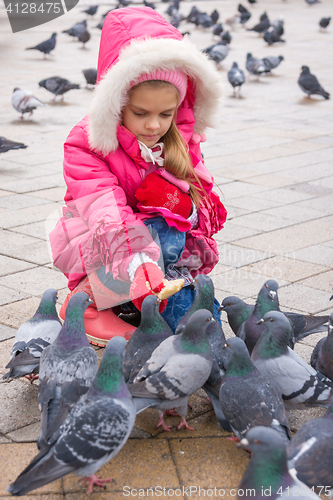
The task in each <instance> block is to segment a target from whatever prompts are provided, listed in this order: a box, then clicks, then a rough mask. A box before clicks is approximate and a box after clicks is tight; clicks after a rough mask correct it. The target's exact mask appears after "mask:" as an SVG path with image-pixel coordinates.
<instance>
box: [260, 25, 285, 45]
mask: <svg viewBox="0 0 333 500" xmlns="http://www.w3.org/2000/svg"><path fill="white" fill-rule="evenodd" d="M283 33H284V29H283V21H280V24H279V25H278V26H270V27H269V28H268V29H267V30H266V31H265V32H264V40H265V42H267V43H268V45H273V44H274V43H278V42H282V43H285V40H283V39H282V38H281V36H282V35H283Z"/></svg>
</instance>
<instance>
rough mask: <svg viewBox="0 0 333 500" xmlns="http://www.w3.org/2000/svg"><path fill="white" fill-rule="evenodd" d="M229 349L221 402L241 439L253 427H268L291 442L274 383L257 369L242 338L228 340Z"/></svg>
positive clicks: (281, 401)
mask: <svg viewBox="0 0 333 500" xmlns="http://www.w3.org/2000/svg"><path fill="white" fill-rule="evenodd" d="M225 350H226V351H227V354H226V360H227V361H226V372H225V374H224V375H223V377H222V382H221V388H220V393H219V400H220V405H221V408H222V411H223V413H224V415H225V417H226V419H227V420H228V421H229V424H230V426H231V428H232V430H233V432H234V433H235V435H236V436H237V438H239V439H241V438H242V437H244V436H245V434H246V432H247V431H248V430H249V429H250V428H252V427H255V426H257V425H264V426H267V427H271V428H272V429H275V430H276V431H277V432H278V433H279V434H280V435H281V436H282V438H283V440H284V441H285V442H288V441H289V439H290V438H291V432H290V428H289V423H288V419H287V416H286V412H285V407H284V404H283V400H282V396H281V392H280V390H279V389H278V387H277V386H276V384H275V382H274V380H273V379H270V378H269V377H267V376H265V375H262V374H261V373H260V371H259V370H258V369H257V368H256V367H255V366H254V364H253V363H252V361H251V358H250V355H249V352H248V350H247V348H246V345H245V344H244V342H243V341H242V340H241V339H239V338H237V337H234V338H230V339H228V341H227V343H226V345H225Z"/></svg>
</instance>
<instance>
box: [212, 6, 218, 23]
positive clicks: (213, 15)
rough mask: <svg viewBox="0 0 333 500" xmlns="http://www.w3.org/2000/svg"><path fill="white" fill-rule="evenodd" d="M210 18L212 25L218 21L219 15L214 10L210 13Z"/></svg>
mask: <svg viewBox="0 0 333 500" xmlns="http://www.w3.org/2000/svg"><path fill="white" fill-rule="evenodd" d="M210 17H211V19H212V21H213V23H214V24H216V23H217V21H218V20H219V17H220V14H219V12H218V11H217V10H216V9H214V10H213V12H212V13H211V15H210Z"/></svg>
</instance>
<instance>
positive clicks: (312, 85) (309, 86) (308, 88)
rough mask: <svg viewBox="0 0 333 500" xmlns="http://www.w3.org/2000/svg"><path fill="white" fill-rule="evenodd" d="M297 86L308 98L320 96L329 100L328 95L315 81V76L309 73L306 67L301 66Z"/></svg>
mask: <svg viewBox="0 0 333 500" xmlns="http://www.w3.org/2000/svg"><path fill="white" fill-rule="evenodd" d="M297 83H298V85H299V86H300V87H301V89H302V90H303V92H305V93H306V94H307V95H308V97H310V96H312V95H321V96H323V97H324V98H325V99H329V98H330V94H329V93H328V92H326V91H325V90H324V89H323V87H322V86H321V85H320V83H319V82H318V80H317V77H316V76H315V75H312V74H311V73H310V69H309V67H308V66H302V73H301V74H300V77H299V79H298V82H297Z"/></svg>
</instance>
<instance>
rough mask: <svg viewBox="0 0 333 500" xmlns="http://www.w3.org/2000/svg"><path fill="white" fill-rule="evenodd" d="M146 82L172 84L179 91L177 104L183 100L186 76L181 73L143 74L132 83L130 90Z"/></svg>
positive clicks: (160, 71)
mask: <svg viewBox="0 0 333 500" xmlns="http://www.w3.org/2000/svg"><path fill="white" fill-rule="evenodd" d="M148 80H163V81H165V82H169V83H172V85H174V86H175V87H176V88H177V89H178V91H179V103H178V106H179V104H181V103H182V102H183V100H184V97H185V95H186V90H187V76H186V74H185V73H183V72H182V71H163V70H156V71H153V72H152V73H144V74H143V75H140V76H139V78H137V79H136V80H135V81H134V82H132V83H131V85H130V88H132V87H134V85H137V84H138V83H142V82H146V81H148Z"/></svg>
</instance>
